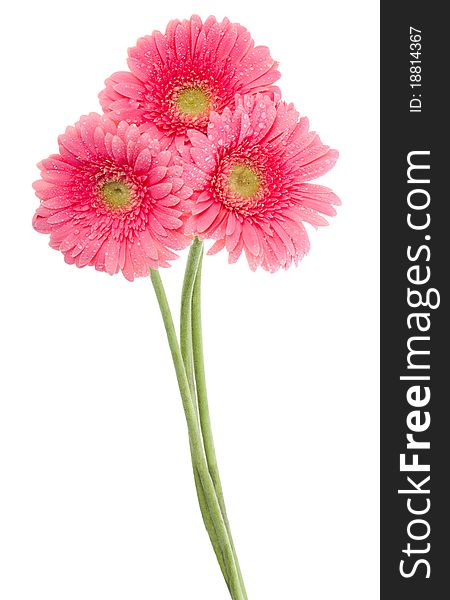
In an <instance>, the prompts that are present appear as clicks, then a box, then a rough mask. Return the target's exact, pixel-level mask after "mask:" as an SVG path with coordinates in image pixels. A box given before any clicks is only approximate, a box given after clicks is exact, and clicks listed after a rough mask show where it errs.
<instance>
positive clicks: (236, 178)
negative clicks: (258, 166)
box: [229, 165, 261, 198]
mask: <svg viewBox="0 0 450 600" xmlns="http://www.w3.org/2000/svg"><path fill="white" fill-rule="evenodd" d="M229 183H230V187H231V189H232V190H233V192H236V194H239V195H240V196H242V197H243V198H250V197H251V196H254V195H255V194H256V193H257V192H258V190H259V188H260V185H261V184H260V180H259V177H258V175H257V174H256V173H255V171H253V169H251V168H250V167H247V165H236V166H235V167H234V169H233V170H232V171H231V173H230V178H229Z"/></svg>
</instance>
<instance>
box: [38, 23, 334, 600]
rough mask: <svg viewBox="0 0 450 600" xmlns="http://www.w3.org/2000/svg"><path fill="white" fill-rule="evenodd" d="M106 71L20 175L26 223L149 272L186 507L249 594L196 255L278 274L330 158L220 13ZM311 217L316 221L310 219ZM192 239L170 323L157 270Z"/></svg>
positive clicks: (77, 259) (133, 272)
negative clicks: (189, 496) (213, 398)
mask: <svg viewBox="0 0 450 600" xmlns="http://www.w3.org/2000/svg"><path fill="white" fill-rule="evenodd" d="M128 56H129V58H128V66H129V71H126V72H118V73H114V74H113V75H111V77H109V78H108V79H107V80H106V87H105V89H104V90H103V91H102V92H100V95H99V98H100V103H101V106H102V109H103V114H102V115H100V114H95V113H91V114H89V115H87V116H83V117H81V118H80V119H79V121H78V122H77V123H76V124H75V125H74V126H73V127H68V128H67V129H66V131H65V133H64V134H62V135H61V136H60V137H59V138H58V144H59V152H58V154H53V155H51V156H50V157H49V158H47V159H45V160H43V161H42V162H41V163H40V164H39V167H40V169H41V178H40V179H39V180H38V181H36V182H35V183H34V189H35V191H36V194H37V196H38V197H39V198H40V206H39V207H38V209H37V211H36V213H35V216H34V219H33V226H34V228H35V229H36V231H38V232H41V233H46V234H49V235H50V242H49V243H50V246H51V247H52V248H55V249H56V250H59V251H61V252H62V253H63V255H64V259H65V261H66V262H67V263H69V264H75V265H76V266H78V267H85V266H88V265H89V266H93V267H95V269H97V270H98V271H105V272H106V273H109V274H110V275H114V274H117V273H119V272H121V273H122V274H123V275H124V276H125V278H126V279H128V280H129V281H133V279H134V278H135V277H146V276H150V279H151V282H152V284H153V287H154V290H155V294H156V298H157V301H158V304H159V308H160V310H161V315H162V318H163V322H164V326H165V329H166V332H167V339H168V343H169V346H170V351H171V354H172V359H173V363H174V367H175V372H176V377H177V381H178V386H179V390H180V396H181V401H182V405H183V409H184V413H185V416H186V423H187V429H188V438H189V448H190V454H191V458H192V467H193V473H194V481H195V487H196V490H197V495H198V502H199V506H200V510H201V514H202V517H203V521H204V523H205V527H206V530H207V532H208V534H209V538H210V540H211V544H212V546H213V549H214V552H215V554H216V557H217V561H218V563H219V566H220V569H221V571H222V574H223V577H224V580H225V583H226V585H227V586H228V590H229V593H230V596H231V598H233V600H245V599H246V598H247V593H246V590H245V585H244V580H243V576H242V572H241V568H240V565H239V561H238V558H237V553H236V549H235V546H234V543H233V538H232V534H231V528H230V524H229V521H228V518H227V513H226V508H225V501H224V495H223V491H222V485H221V481H220V476H219V470H218V467H217V460H216V453H215V448H214V442H213V436H212V431H211V422H210V416H209V409H208V399H207V391H206V382H205V369H204V361H203V345H202V331H201V271H202V260H203V240H213V241H214V243H213V244H212V246H211V247H210V248H209V250H208V254H209V255H211V254H215V253H217V252H220V251H225V252H227V253H228V258H229V262H230V263H234V262H236V261H237V260H238V259H239V258H240V257H241V255H242V254H244V255H245V257H246V259H247V262H248V265H249V267H250V269H251V270H253V271H254V270H256V269H257V268H258V267H261V268H263V269H264V270H266V271H269V272H271V273H273V272H275V271H277V270H278V269H279V268H283V269H287V268H288V267H290V266H291V265H292V263H294V264H298V262H299V261H300V260H301V259H302V258H303V256H304V255H305V254H306V253H307V252H308V249H309V240H308V235H307V232H306V229H305V225H304V224H305V223H309V224H310V225H312V226H314V227H318V226H322V225H326V224H327V221H326V219H325V216H332V215H334V214H335V209H334V205H338V204H339V199H338V198H337V196H336V195H335V194H334V193H333V192H332V191H331V190H330V189H329V188H327V187H324V186H321V185H317V184H312V183H310V181H311V180H314V179H316V178H317V177H319V176H320V175H322V174H324V173H326V172H327V171H328V170H330V169H331V168H332V167H333V165H334V164H335V162H336V159H337V157H338V153H337V151H336V150H332V149H330V148H329V147H328V146H326V145H324V144H323V143H322V142H321V140H320V138H319V136H318V135H317V133H315V132H313V131H310V130H309V123H308V119H307V118H306V117H300V116H299V113H298V112H297V111H296V110H295V108H294V106H293V105H292V104H287V103H285V102H284V101H283V100H282V98H281V92H280V90H279V88H278V87H277V86H276V85H274V84H275V82H276V81H277V80H278V78H279V76H280V73H279V72H278V68H277V67H278V63H276V62H275V61H274V60H273V59H272V58H271V56H270V53H269V50H268V48H266V47H264V46H255V45H254V42H253V40H252V38H251V36H250V34H249V32H248V31H247V30H246V29H245V28H244V27H242V26H241V25H239V24H236V23H230V21H229V20H228V19H224V20H223V21H222V22H218V21H217V20H216V19H215V18H214V17H209V18H208V19H206V21H205V22H204V23H203V22H202V20H201V19H200V18H199V17H197V16H193V17H191V19H189V20H185V21H178V20H175V21H171V22H170V23H169V24H168V26H167V29H166V32H165V34H163V33H160V32H159V31H155V32H154V33H153V34H152V35H150V36H146V37H143V38H141V39H139V40H138V42H137V45H136V46H135V47H134V48H131V49H130V50H129V51H128ZM324 215H325V216H324ZM187 247H190V250H189V255H188V258H187V264H186V271H185V276H184V281H183V286H182V300H181V315H180V328H179V334H178V333H177V331H176V328H175V325H174V322H173V318H172V314H171V311H170V307H169V303H168V300H167V297H166V294H165V291H164V287H163V283H162V280H161V274H160V269H161V268H166V267H169V266H170V261H172V260H175V259H176V258H177V257H178V256H177V254H176V251H180V250H183V249H185V248H187Z"/></svg>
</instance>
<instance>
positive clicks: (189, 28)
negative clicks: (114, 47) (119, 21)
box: [99, 16, 280, 144]
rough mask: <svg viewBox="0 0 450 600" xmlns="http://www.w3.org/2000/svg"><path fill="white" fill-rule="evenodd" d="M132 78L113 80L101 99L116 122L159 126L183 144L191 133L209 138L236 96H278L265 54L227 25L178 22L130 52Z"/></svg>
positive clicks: (240, 30) (246, 35)
mask: <svg viewBox="0 0 450 600" xmlns="http://www.w3.org/2000/svg"><path fill="white" fill-rule="evenodd" d="M128 55H129V58H128V66H129V68H130V71H131V73H129V72H119V73H114V74H113V75H112V76H111V77H110V78H109V79H107V80H106V82H105V84H106V89H104V90H103V91H102V92H101V93H100V95H99V97H100V102H101V105H102V108H103V110H104V111H105V112H106V113H110V116H111V118H113V119H115V120H122V119H124V120H126V121H128V122H129V123H137V124H145V123H151V124H155V125H156V126H157V127H158V128H159V129H160V130H162V131H164V132H165V133H166V135H167V136H169V137H170V138H171V139H172V140H174V141H175V142H178V143H180V144H182V142H183V141H184V140H185V138H186V136H185V134H186V131H187V130H188V129H190V128H194V129H197V130H199V131H204V132H205V131H206V128H207V124H208V118H209V115H210V113H211V112H212V111H215V112H218V113H221V112H222V110H223V109H224V108H225V107H226V106H234V98H235V95H236V94H247V93H256V92H261V91H264V92H268V93H270V92H271V93H275V92H278V91H279V90H278V88H277V87H275V86H273V85H272V84H273V83H274V82H275V81H276V80H277V79H278V78H279V76H280V74H279V72H278V71H277V65H278V63H276V62H275V61H274V60H273V59H272V58H271V56H270V53H269V49H268V48H266V47H265V46H256V47H255V45H254V42H253V40H252V38H251V36H250V34H249V32H248V31H247V30H246V29H245V28H244V27H242V25H239V24H237V23H230V21H229V20H228V19H226V18H225V19H224V20H223V21H222V22H218V21H216V19H215V18H214V17H209V18H208V19H206V21H205V23H202V20H201V19H200V17H198V16H193V17H191V19H189V20H184V21H178V20H175V21H171V22H170V23H169V24H168V26H167V29H166V33H165V34H162V33H160V32H159V31H155V32H154V33H153V34H152V35H151V36H146V37H143V38H141V39H139V40H138V42H137V45H136V47H134V48H130V49H129V51H128Z"/></svg>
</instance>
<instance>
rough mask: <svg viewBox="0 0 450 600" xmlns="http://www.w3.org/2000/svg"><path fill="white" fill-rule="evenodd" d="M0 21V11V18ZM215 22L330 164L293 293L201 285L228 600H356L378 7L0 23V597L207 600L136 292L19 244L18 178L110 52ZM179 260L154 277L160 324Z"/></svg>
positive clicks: (225, 270)
mask: <svg viewBox="0 0 450 600" xmlns="http://www.w3.org/2000/svg"><path fill="white" fill-rule="evenodd" d="M3 10H4V9H3ZM194 12H196V13H199V14H200V15H201V16H202V17H206V16H207V15H208V14H210V13H212V14H215V16H217V17H220V18H221V17H223V16H225V15H227V16H228V17H229V18H230V19H231V20H233V21H238V22H240V23H242V24H244V25H245V26H247V27H248V28H249V29H250V31H251V33H252V34H253V37H254V39H255V40H256V43H258V44H266V45H269V46H270V48H271V53H272V56H273V57H275V58H276V59H277V60H279V62H280V70H281V72H282V74H283V76H282V79H281V80H280V85H281V87H282V89H283V92H284V95H285V98H286V99H287V100H288V101H293V102H295V104H296V106H297V108H298V109H299V111H300V112H301V113H302V114H306V115H308V116H309V118H310V121H311V125H312V127H313V128H315V129H317V130H318V131H319V132H320V135H321V137H322V139H323V140H324V141H325V142H326V143H328V144H330V145H331V146H333V147H335V148H338V149H339V151H340V159H339V161H338V163H337V165H336V167H335V169H334V170H333V171H331V172H330V173H329V174H327V175H326V177H325V178H323V179H322V180H321V181H320V182H321V183H324V184H326V185H330V186H331V187H333V189H334V190H335V191H336V192H337V193H338V195H339V196H340V197H341V198H342V201H343V205H342V207H341V208H339V214H338V216H337V217H336V218H334V219H333V220H332V224H331V225H330V227H328V228H323V229H321V230H320V231H317V232H316V231H314V230H312V231H311V242H312V250H311V252H310V254H309V255H308V257H307V258H306V259H305V260H304V261H303V263H302V264H301V266H300V267H299V268H298V269H295V268H293V269H291V270H289V271H287V272H284V271H283V272H281V273H277V274H276V275H270V274H268V273H266V272H257V273H255V274H253V273H251V271H250V270H249V269H248V267H247V265H246V263H245V262H244V260H241V261H240V263H239V264H237V265H234V266H229V265H228V264H227V261H226V256H225V255H224V254H221V255H218V256H216V257H210V258H208V259H207V260H206V261H205V273H204V330H205V347H206V357H207V358H206V361H207V371H208V373H207V375H208V382H209V392H210V403H211V411H212V418H213V426H214V430H215V437H216V446H217V452H218V458H219V464H220V467H221V472H222V477H223V484H224V489H225V494H226V498H227V504H228V509H229V516H230V519H231V524H232V528H233V531H234V536H235V541H236V545H237V548H238V553H239V556H240V560H241V564H242V568H243V571H244V574H245V579H246V582H247V589H248V593H249V598H250V600H273V599H274V598H276V599H277V600H278V599H283V600H297V599H298V600H300V599H307V600H327V599H328V598H330V597H333V598H338V599H343V600H344V599H345V600H360V599H361V598H364V600H374V599H375V598H377V597H378V251H379V248H378V216H379V215H378V212H379V207H378V166H379V165H378V143H379V140H378V138H379V134H378V95H379V86H378V50H379V48H378V35H379V32H378V3H377V2H374V1H372V2H370V3H369V2H364V3H362V2H360V1H358V0H347V1H345V0H341V1H339V2H336V1H335V0H322V1H321V2H297V3H293V2H288V1H287V0H276V1H275V2H270V3H269V2H265V3H263V2H261V1H260V2H251V3H250V2H243V1H242V0H227V1H226V2H223V1H219V0H208V1H192V2H187V1H186V0H183V1H181V0H176V1H175V0H171V1H170V2H151V1H150V0H147V1H145V2H144V1H138V0H126V1H125V2H124V1H123V0H122V1H120V2H119V1H115V0H114V1H113V0H110V1H109V2H104V3H103V2H94V1H89V2H88V1H84V0H83V1H82V0H78V1H77V2H60V1H48V0H47V1H43V0H40V1H39V2H31V1H30V2H28V3H25V4H24V3H18V2H16V3H8V9H7V13H6V14H4V15H3V16H2V22H3V27H4V30H3V32H2V36H1V44H2V50H1V56H2V59H1V60H2V63H3V66H2V90H3V91H2V96H1V104H2V110H1V115H2V125H1V144H0V147H1V153H2V157H1V165H2V167H1V172H2V175H1V206H2V211H1V214H0V218H1V221H2V227H1V236H0V243H1V256H2V272H1V280H2V292H1V302H2V309H1V319H2V325H1V341H2V353H3V355H2V358H1V362H0V364H1V367H2V371H3V374H2V377H1V382H0V385H1V387H2V392H1V396H2V400H1V414H0V461H1V464H0V477H1V479H0V485H1V487H2V491H1V496H0V505H1V506H0V529H1V531H0V555H1V556H0V571H1V572H0V597H1V598H2V599H3V600H41V599H45V600H62V599H64V600H80V599H81V598H82V599H83V600H125V599H126V600H131V599H132V600H144V599H148V598H157V599H158V600H166V599H167V600H169V599H170V600H174V599H177V600H178V599H181V598H182V599H183V600H191V599H192V600H194V599H195V600H211V599H214V600H226V598H227V597H228V596H227V590H226V588H225V585H224V583H223V581H222V578H221V574H220V571H219V569H218V567H217V565H216V563H215V557H214V555H213V552H212V550H211V548H210V547H209V541H208V539H207V536H206V533H205V531H204V529H203V525H202V521H201V517H200V514H199V511H198V508H197V504H196V496H195V490H194V485H193V481H192V475H191V467H190V461H189V452H188V445H187V437H186V432H185V423H184V417H183V413H182V408H181V404H180V401H179V399H178V395H177V388H176V383H175V378H174V376H173V373H172V365H171V361H170V355H169V351H168V349H167V346H166V342H165V339H164V333H163V328H162V324H161V321H160V315H159V313H158V310H157V306H156V302H155V299H154V297H153V291H152V288H151V284H150V281H149V280H139V281H136V282H135V283H133V284H130V283H128V282H127V281H125V279H124V278H122V277H121V276H116V277H109V276H107V275H105V274H102V273H97V272H96V271H95V270H94V269H92V268H85V269H81V270H79V269H77V268H76V267H74V266H68V265H66V264H65V263H64V261H63V257H62V255H61V254H59V253H58V252H55V251H54V250H51V249H50V248H49V247H48V245H47V241H48V239H47V238H46V237H45V236H43V235H39V234H37V233H35V232H34V231H33V230H32V228H31V218H32V215H33V212H34V210H35V208H36V206H37V202H38V201H37V199H36V198H35V196H34V193H33V191H32V189H31V182H32V181H33V180H35V179H36V178H37V177H38V170H37V169H36V167H35V163H36V162H37V161H38V160H39V159H42V158H44V157H46V156H47V155H49V154H51V153H54V152H55V151H57V145H56V137H57V135H58V134H59V133H61V132H62V131H63V130H64V129H65V127H66V125H68V124H72V123H73V122H75V121H76V120H77V119H78V117H79V115H81V114H86V113H87V112H89V111H92V110H97V111H98V110H99V105H98V102H97V97H96V95H97V92H98V91H99V90H100V89H102V86H103V80H104V79H105V77H107V76H108V75H110V74H111V73H112V72H113V71H115V70H120V69H123V68H125V58H126V48H127V47H128V46H131V45H134V43H135V41H136V39H137V38H138V37H139V36H141V35H145V34H147V33H151V31H152V30H153V29H162V28H164V27H165V25H166V23H167V21H168V20H169V19H171V18H177V17H178V18H185V17H188V16H190V15H191V14H192V13H194ZM184 260H185V255H184V256H183V258H182V260H180V261H178V263H177V264H175V265H174V267H173V268H172V269H170V270H168V271H165V272H164V273H163V276H164V281H165V283H166V285H167V289H168V293H169V295H170V297H171V299H172V301H173V303H174V306H175V305H177V298H178V295H179V287H180V279H181V277H182V271H183V266H184Z"/></svg>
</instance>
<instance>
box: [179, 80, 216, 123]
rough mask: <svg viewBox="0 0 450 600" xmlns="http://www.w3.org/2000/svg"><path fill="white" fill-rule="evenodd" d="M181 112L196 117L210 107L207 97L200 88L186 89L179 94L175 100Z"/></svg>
mask: <svg viewBox="0 0 450 600" xmlns="http://www.w3.org/2000/svg"><path fill="white" fill-rule="evenodd" d="M176 102H177V105H178V108H179V109H180V111H181V112H183V113H186V114H188V115H191V116H192V117H197V116H198V115H200V114H202V113H203V112H205V111H206V110H207V109H208V108H209V106H210V100H209V98H208V95H207V94H206V93H205V92H204V91H203V90H202V89H200V88H198V87H194V88H186V89H184V90H183V91H182V92H180V94H179V96H178V98H177V100H176Z"/></svg>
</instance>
